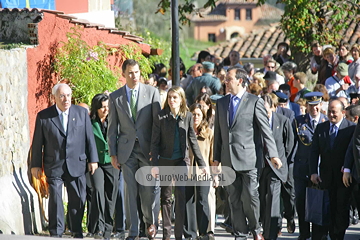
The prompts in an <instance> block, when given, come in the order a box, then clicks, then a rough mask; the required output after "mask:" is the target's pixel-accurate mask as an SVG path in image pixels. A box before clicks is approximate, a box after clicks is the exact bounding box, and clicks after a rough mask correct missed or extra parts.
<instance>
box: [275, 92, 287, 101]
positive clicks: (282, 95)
mask: <svg viewBox="0 0 360 240" xmlns="http://www.w3.org/2000/svg"><path fill="white" fill-rule="evenodd" d="M274 93H275V95H276V96H277V97H278V98H279V99H278V101H279V102H280V103H286V102H287V101H288V96H287V95H286V94H285V93H283V92H280V91H276V92H274Z"/></svg>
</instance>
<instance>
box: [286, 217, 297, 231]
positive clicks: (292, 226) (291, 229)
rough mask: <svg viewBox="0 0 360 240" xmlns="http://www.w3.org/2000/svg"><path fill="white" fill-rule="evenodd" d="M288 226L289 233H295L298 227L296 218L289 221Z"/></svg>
mask: <svg viewBox="0 0 360 240" xmlns="http://www.w3.org/2000/svg"><path fill="white" fill-rule="evenodd" d="M286 228H287V231H288V233H294V232H295V228H296V227H295V221H294V219H292V220H288V221H287V224H286Z"/></svg>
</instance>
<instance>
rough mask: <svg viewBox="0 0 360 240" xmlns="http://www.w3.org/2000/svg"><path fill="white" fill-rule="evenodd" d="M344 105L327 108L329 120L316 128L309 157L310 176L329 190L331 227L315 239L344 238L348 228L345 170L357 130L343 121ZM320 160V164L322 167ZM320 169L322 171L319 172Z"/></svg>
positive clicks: (324, 229) (323, 228)
mask: <svg viewBox="0 0 360 240" xmlns="http://www.w3.org/2000/svg"><path fill="white" fill-rule="evenodd" d="M344 116H345V108H344V104H343V103H342V102H341V101H339V100H337V99H334V100H332V101H330V103H329V108H328V118H329V121H326V122H324V123H320V124H318V125H317V127H316V130H315V133H314V137H313V141H312V146H311V155H310V174H311V181H312V182H313V183H314V184H320V187H321V188H323V189H327V190H328V191H329V198H330V213H331V223H330V226H326V227H322V231H321V232H320V233H318V232H315V231H313V236H312V237H313V238H316V239H318V238H317V237H320V234H321V235H322V236H324V235H327V232H329V235H330V237H331V239H340V240H341V239H344V235H345V231H346V229H347V228H348V226H349V208H350V206H349V205H350V203H349V201H350V194H351V189H350V188H347V187H346V186H345V185H344V184H343V182H342V176H343V173H342V171H343V170H342V167H343V166H344V159H345V154H346V150H347V148H348V146H349V143H350V140H351V138H352V135H353V133H354V131H355V124H354V123H352V122H350V121H349V120H347V119H345V118H344ZM319 157H320V164H319ZM318 168H319V172H318Z"/></svg>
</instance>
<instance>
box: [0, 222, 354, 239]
mask: <svg viewBox="0 0 360 240" xmlns="http://www.w3.org/2000/svg"><path fill="white" fill-rule="evenodd" d="M218 221H219V222H221V221H223V219H218ZM296 224H297V223H296ZM298 236H299V229H298V228H296V231H295V233H294V234H289V233H287V231H286V220H284V223H283V230H282V236H280V237H279V238H278V239H280V240H287V239H297V238H298ZM172 237H173V236H172ZM63 238H70V236H67V235H64V236H63ZM215 238H216V240H228V239H229V240H230V239H234V237H233V236H231V235H230V234H229V233H227V232H226V231H225V230H224V229H222V228H221V227H219V226H217V227H216V229H215ZM3 239H4V240H32V239H39V240H54V238H50V237H44V236H20V235H3V234H0V240H3ZM85 239H92V238H85ZM156 239H159V240H160V239H162V230H161V229H160V230H159V233H158V234H157V236H156ZM248 239H252V237H249V238H248ZM329 239H330V238H329ZM144 240H145V238H144ZM345 240H360V224H357V225H352V226H350V227H349V228H348V230H347V231H346V236H345Z"/></svg>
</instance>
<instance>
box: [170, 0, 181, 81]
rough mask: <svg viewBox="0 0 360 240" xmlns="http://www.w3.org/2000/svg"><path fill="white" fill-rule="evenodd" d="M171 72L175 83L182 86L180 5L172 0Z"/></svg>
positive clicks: (175, 0) (176, 0)
mask: <svg viewBox="0 0 360 240" xmlns="http://www.w3.org/2000/svg"><path fill="white" fill-rule="evenodd" d="M171 36H172V43H171V60H172V61H171V72H172V74H171V75H172V76H171V78H172V82H173V85H176V86H180V53H179V5H178V0H171Z"/></svg>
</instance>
